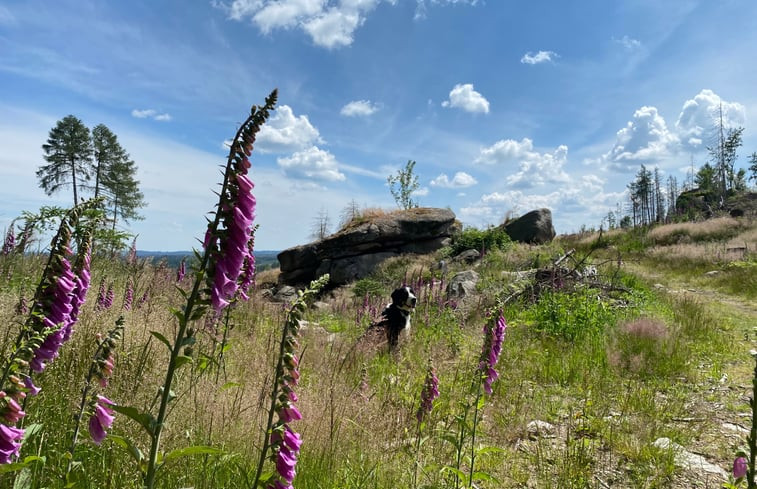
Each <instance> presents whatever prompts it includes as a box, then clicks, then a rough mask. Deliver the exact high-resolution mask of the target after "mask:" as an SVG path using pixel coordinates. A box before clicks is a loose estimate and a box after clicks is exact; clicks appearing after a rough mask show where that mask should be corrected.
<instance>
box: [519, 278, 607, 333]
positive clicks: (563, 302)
mask: <svg viewBox="0 0 757 489" xmlns="http://www.w3.org/2000/svg"><path fill="white" fill-rule="evenodd" d="M527 316H529V318H530V319H531V320H532V321H533V322H534V327H535V328H536V330H537V331H541V332H544V333H546V334H548V335H550V336H555V337H559V338H563V339H565V340H568V341H575V340H578V339H581V338H587V337H591V336H598V335H600V334H602V333H603V332H604V331H605V330H606V328H607V326H609V325H613V324H615V321H616V319H617V316H616V313H615V310H614V309H613V308H612V306H611V305H610V304H608V303H607V302H606V301H605V300H604V299H602V298H601V297H599V296H597V294H596V291H592V290H591V289H588V290H579V291H576V292H551V291H549V292H545V293H543V294H542V295H541V297H540V298H539V301H538V302H537V303H536V304H534V305H533V306H532V307H531V308H530V310H529V311H528V313H527Z"/></svg>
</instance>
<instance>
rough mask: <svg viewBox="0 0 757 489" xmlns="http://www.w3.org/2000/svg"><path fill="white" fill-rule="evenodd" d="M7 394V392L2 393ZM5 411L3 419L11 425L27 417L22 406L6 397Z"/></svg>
mask: <svg viewBox="0 0 757 489" xmlns="http://www.w3.org/2000/svg"><path fill="white" fill-rule="evenodd" d="M0 392H2V393H3V394H5V391H0ZM3 398H4V399H5V409H4V410H3V411H2V416H3V419H4V420H6V421H7V422H9V423H11V424H16V423H18V422H19V420H20V419H21V418H23V417H24V416H26V413H25V412H24V411H23V410H22V409H21V406H19V404H18V403H17V402H16V400H15V399H13V398H12V397H10V396H8V395H5V396H3Z"/></svg>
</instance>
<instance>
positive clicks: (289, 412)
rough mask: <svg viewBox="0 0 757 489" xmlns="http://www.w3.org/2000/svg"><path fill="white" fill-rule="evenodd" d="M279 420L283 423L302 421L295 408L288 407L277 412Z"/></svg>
mask: <svg viewBox="0 0 757 489" xmlns="http://www.w3.org/2000/svg"><path fill="white" fill-rule="evenodd" d="M279 419H281V421H282V422H283V423H289V422H290V421H294V420H299V419H302V414H301V413H300V411H299V410H297V408H296V407H295V406H292V405H289V406H286V407H284V408H282V409H281V410H280V411H279Z"/></svg>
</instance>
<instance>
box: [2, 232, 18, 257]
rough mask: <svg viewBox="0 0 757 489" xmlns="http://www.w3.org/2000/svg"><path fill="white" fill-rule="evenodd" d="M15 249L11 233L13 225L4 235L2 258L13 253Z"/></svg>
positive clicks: (14, 239)
mask: <svg viewBox="0 0 757 489" xmlns="http://www.w3.org/2000/svg"><path fill="white" fill-rule="evenodd" d="M15 247H16V235H15V233H14V232H13V225H12V224H11V227H10V228H8V232H7V233H6V234H5V242H4V243H3V251H2V254H3V256H7V255H10V254H11V253H13V249H14V248H15Z"/></svg>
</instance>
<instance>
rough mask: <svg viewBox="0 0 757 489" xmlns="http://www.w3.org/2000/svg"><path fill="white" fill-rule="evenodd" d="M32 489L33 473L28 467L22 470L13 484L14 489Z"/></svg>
mask: <svg viewBox="0 0 757 489" xmlns="http://www.w3.org/2000/svg"><path fill="white" fill-rule="evenodd" d="M31 488H32V471H31V470H29V468H28V467H24V468H23V469H21V472H19V473H18V475H17V476H16V481H15V482H14V483H13V489H31Z"/></svg>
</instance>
